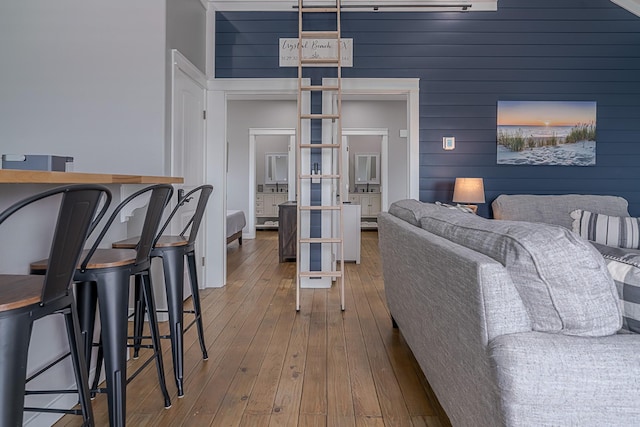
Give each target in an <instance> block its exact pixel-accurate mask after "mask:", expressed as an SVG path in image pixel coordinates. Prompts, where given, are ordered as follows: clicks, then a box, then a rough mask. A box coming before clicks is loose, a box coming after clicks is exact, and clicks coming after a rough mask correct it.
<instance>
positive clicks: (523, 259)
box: [421, 209, 622, 336]
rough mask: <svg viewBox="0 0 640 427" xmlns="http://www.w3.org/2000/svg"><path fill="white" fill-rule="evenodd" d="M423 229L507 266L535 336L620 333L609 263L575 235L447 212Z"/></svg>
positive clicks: (432, 214)
mask: <svg viewBox="0 0 640 427" xmlns="http://www.w3.org/2000/svg"><path fill="white" fill-rule="evenodd" d="M421 227H422V228H423V229H425V230H427V231H429V232H431V233H434V234H437V235H439V236H442V237H444V238H447V239H449V240H451V241H454V242H455V243H458V244H460V245H463V246H466V247H468V248H470V249H473V250H476V251H478V252H481V253H483V254H485V255H487V256H490V257H491V258H493V259H495V260H496V261H498V262H500V263H501V264H503V265H504V266H505V267H506V269H507V271H508V272H509V274H510V275H511V279H512V280H513V283H514V285H515V286H516V288H517V289H518V292H519V293H520V297H521V298H522V300H523V302H524V304H525V306H526V308H527V311H528V313H529V316H530V317H531V320H532V323H533V329H534V330H537V331H544V332H554V333H563V334H567V335H581V336H603V335H609V334H613V333H615V332H616V331H618V330H619V329H620V327H621V325H622V318H621V312H620V307H619V301H618V295H617V292H616V287H615V283H614V282H613V280H612V278H611V276H610V275H609V273H608V271H607V268H606V266H605V263H604V259H603V258H602V256H600V254H599V253H598V251H597V250H596V249H595V248H594V247H593V246H592V245H591V244H589V243H588V242H587V241H585V240H583V239H581V238H580V237H579V236H577V235H576V234H573V233H571V232H570V231H569V230H567V229H565V228H562V227H557V226H551V225H544V224H534V223H527V222H519V221H497V220H488V219H485V218H482V217H479V216H476V215H468V214H462V213H459V212H455V211H450V210H447V209H441V210H432V211H431V212H430V214H429V216H424V217H423V218H422V219H421ZM444 268H450V269H451V270H452V271H455V266H446V267H444Z"/></svg>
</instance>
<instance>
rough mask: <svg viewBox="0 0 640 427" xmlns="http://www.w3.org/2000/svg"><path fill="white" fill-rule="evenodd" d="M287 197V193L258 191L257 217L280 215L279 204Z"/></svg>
mask: <svg viewBox="0 0 640 427" xmlns="http://www.w3.org/2000/svg"><path fill="white" fill-rule="evenodd" d="M287 198H288V197H287V193H257V194H256V217H274V218H276V217H278V213H279V212H278V205H279V204H281V203H284V202H286V201H287Z"/></svg>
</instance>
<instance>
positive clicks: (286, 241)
mask: <svg viewBox="0 0 640 427" xmlns="http://www.w3.org/2000/svg"><path fill="white" fill-rule="evenodd" d="M278 208H279V213H278V255H279V256H280V262H284V261H286V260H294V261H295V259H296V250H297V232H298V227H297V221H298V218H297V213H296V202H285V203H282V204H280V205H278Z"/></svg>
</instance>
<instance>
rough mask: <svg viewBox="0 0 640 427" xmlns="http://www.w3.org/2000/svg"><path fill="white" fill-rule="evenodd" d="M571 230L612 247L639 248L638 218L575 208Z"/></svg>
mask: <svg viewBox="0 0 640 427" xmlns="http://www.w3.org/2000/svg"><path fill="white" fill-rule="evenodd" d="M571 218H573V231H574V232H575V233H578V234H579V235H580V236H582V237H584V238H585V239H587V240H591V241H593V242H596V243H600V244H601V245H606V246H611V247H614V248H625V249H639V248H640V218H632V217H628V216H626V217H625V216H609V215H604V214H597V213H593V212H589V211H583V210H581V209H577V210H575V211H573V212H571Z"/></svg>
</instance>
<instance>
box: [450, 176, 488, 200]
mask: <svg viewBox="0 0 640 427" xmlns="http://www.w3.org/2000/svg"><path fill="white" fill-rule="evenodd" d="M453 201H454V202H455V203H484V183H483V181H482V178H456V184H455V186H454V188H453Z"/></svg>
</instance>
